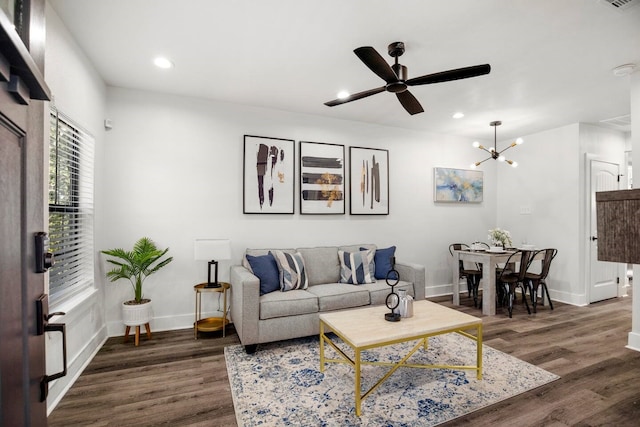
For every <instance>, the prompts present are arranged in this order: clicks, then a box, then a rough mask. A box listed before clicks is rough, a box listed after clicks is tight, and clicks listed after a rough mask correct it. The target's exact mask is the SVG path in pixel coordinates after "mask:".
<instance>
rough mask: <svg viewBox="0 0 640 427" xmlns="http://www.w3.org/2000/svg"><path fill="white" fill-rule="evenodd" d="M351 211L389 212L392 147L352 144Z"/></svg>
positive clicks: (350, 169) (387, 213)
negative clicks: (364, 146) (354, 145)
mask: <svg viewBox="0 0 640 427" xmlns="http://www.w3.org/2000/svg"><path fill="white" fill-rule="evenodd" d="M349 165H350V168H349V178H350V185H349V203H350V209H349V213H350V214H351V215H389V150H381V149H376V148H362V147H349Z"/></svg>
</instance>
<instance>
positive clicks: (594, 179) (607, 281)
mask: <svg viewBox="0 0 640 427" xmlns="http://www.w3.org/2000/svg"><path fill="white" fill-rule="evenodd" d="M619 173H620V165H618V164H616V163H609V162H603V161H599V160H591V191H590V194H591V202H590V208H591V215H590V216H591V225H590V226H591V236H590V241H591V244H590V245H589V246H590V258H591V262H590V263H589V264H590V266H591V268H590V289H589V302H596V301H602V300H605V299H609V298H615V297H617V296H618V280H619V272H620V265H619V264H618V263H615V262H604V261H598V231H597V226H596V192H597V191H610V190H618V188H619V187H618V185H619V183H618V176H619Z"/></svg>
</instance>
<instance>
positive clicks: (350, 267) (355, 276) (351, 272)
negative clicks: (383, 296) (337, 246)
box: [338, 249, 376, 285]
mask: <svg viewBox="0 0 640 427" xmlns="http://www.w3.org/2000/svg"><path fill="white" fill-rule="evenodd" d="M374 256H375V251H374V249H370V250H364V251H357V252H345V251H338V258H339V259H340V282H341V283H353V284H354V285H360V284H363V283H372V282H375V281H376V278H375V269H376V266H375V264H374V263H373V258H374Z"/></svg>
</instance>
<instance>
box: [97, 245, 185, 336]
mask: <svg viewBox="0 0 640 427" xmlns="http://www.w3.org/2000/svg"><path fill="white" fill-rule="evenodd" d="M168 251H169V248H166V249H158V247H157V246H156V244H155V243H154V242H153V240H151V239H149V238H148V237H142V238H141V239H140V240H138V241H137V242H136V243H135V244H134V245H133V250H131V251H126V250H124V249H121V248H116V249H109V250H104V251H102V253H103V254H105V255H109V256H111V257H113V258H115V259H107V262H108V263H110V264H113V265H114V266H115V267H114V268H113V269H112V270H111V271H108V272H107V278H108V279H109V280H110V281H112V282H116V281H118V280H120V279H127V280H129V281H130V282H131V286H132V287H133V292H134V299H132V300H128V301H124V302H123V303H122V320H123V322H124V324H125V325H126V326H138V325H144V324H146V323H148V322H149V319H150V318H151V300H150V299H147V298H143V294H142V284H143V283H144V281H145V279H146V278H147V277H149V276H150V275H151V274H153V273H155V272H157V271H158V270H160V269H161V268H162V267H164V266H165V265H167V264H169V263H170V262H171V261H173V257H168V258H165V259H161V258H162V257H164V256H165V255H166V253H167V252H168Z"/></svg>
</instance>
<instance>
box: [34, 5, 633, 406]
mask: <svg viewBox="0 0 640 427" xmlns="http://www.w3.org/2000/svg"><path fill="white" fill-rule="evenodd" d="M61 3H64V2H59V1H52V2H51V4H48V5H47V15H46V18H47V48H46V57H45V59H46V61H45V63H46V67H45V79H46V81H47V83H48V85H49V86H50V87H51V89H52V92H53V94H54V95H55V101H54V102H55V106H56V107H57V108H58V109H59V110H60V111H63V112H65V113H66V114H67V115H69V116H71V117H73V118H74V120H76V121H77V122H78V123H80V124H81V125H82V126H83V127H84V128H86V129H87V130H88V131H89V132H90V133H91V134H92V135H93V136H94V137H95V142H96V176H95V242H94V247H95V252H96V266H95V285H94V287H92V288H91V289H88V290H87V291H86V292H85V293H83V294H82V295H81V296H79V297H78V298H77V299H75V300H72V301H66V302H63V303H61V304H60V305H59V306H58V307H55V306H54V307H52V308H53V309H55V310H60V311H65V312H67V313H68V314H67V316H65V319H64V321H65V322H66V324H67V330H68V334H69V337H68V353H69V375H68V376H67V377H66V378H65V379H61V380H59V381H57V382H56V383H55V384H53V385H52V387H51V390H50V400H49V402H50V404H49V406H50V407H51V408H52V407H53V406H55V403H56V402H57V401H59V399H60V398H62V396H63V395H64V392H65V391H66V390H67V389H68V387H69V386H70V384H71V383H72V381H73V379H74V378H75V377H77V375H79V374H80V373H81V371H82V369H83V367H84V366H85V365H86V364H87V363H88V362H89V361H90V360H91V358H92V357H93V355H94V354H95V352H96V351H98V349H99V348H100V347H101V345H102V343H104V341H105V340H106V339H107V337H110V336H119V335H122V334H123V333H124V327H123V325H122V322H121V314H120V304H121V302H122V301H123V300H125V299H127V297H128V295H129V292H130V291H129V289H128V287H127V286H126V285H124V284H118V285H113V284H110V283H108V282H107V281H106V279H105V277H104V273H105V269H106V264H105V262H104V258H103V257H102V256H101V255H99V254H98V253H99V251H100V250H103V249H107V248H112V247H122V246H124V247H129V246H131V245H132V244H133V242H134V241H135V240H137V239H138V238H139V237H142V236H149V237H151V238H152V239H154V240H155V241H156V242H157V243H158V244H159V245H161V246H162V247H169V248H170V254H171V255H172V256H173V257H174V261H173V263H172V264H171V265H170V266H168V267H167V268H166V269H165V270H163V273H162V274H161V275H158V276H157V277H153V278H151V279H150V280H149V283H148V285H147V286H146V288H145V292H146V293H147V294H148V296H149V297H150V298H151V299H152V300H153V304H154V318H153V321H152V329H153V330H155V331H162V330H172V329H184V328H190V327H191V325H192V323H193V298H194V295H193V285H194V284H196V283H200V282H202V281H203V280H204V279H205V278H206V263H203V262H201V261H196V260H194V257H193V241H194V239H198V238H227V239H230V240H231V243H232V260H231V261H223V262H221V263H220V275H221V279H222V280H228V270H229V267H230V265H231V264H237V263H239V262H240V259H241V256H242V254H243V253H244V250H245V249H246V248H262V247H278V246H280V247H301V246H318V245H335V244H349V243H355V242H362V241H367V242H371V243H375V244H377V245H378V246H379V247H386V246H390V245H396V246H397V248H398V249H397V251H398V257H399V258H402V259H403V260H406V261H410V262H415V263H418V264H422V265H424V266H425V268H426V284H427V285H426V288H427V289H426V294H427V296H428V297H430V296H438V295H446V294H447V293H450V292H451V267H450V255H449V253H448V252H447V250H446V249H447V247H448V245H449V244H450V243H452V242H453V241H469V242H471V241H473V240H486V239H487V236H486V234H487V230H489V229H491V228H494V227H496V226H499V227H502V228H505V229H508V230H510V231H511V233H512V235H513V236H514V239H515V243H521V242H523V241H528V242H531V243H534V244H538V245H544V246H548V247H556V248H558V250H559V254H560V255H559V256H558V258H557V260H556V261H554V269H553V272H552V273H551V275H550V290H551V293H552V298H553V299H554V300H559V301H562V302H565V303H570V304H574V305H586V304H588V303H589V299H588V289H587V285H586V283H587V278H586V275H587V270H588V264H589V261H588V257H587V255H586V252H587V249H586V248H587V244H586V242H585V239H584V236H588V235H589V233H590V226H589V224H588V221H587V215H586V211H587V206H588V202H589V200H588V198H589V195H588V194H589V193H588V188H587V176H588V175H589V171H588V165H587V162H586V160H585V158H586V156H587V154H588V155H590V156H593V157H594V158H599V159H606V160H607V161H611V162H615V163H618V164H619V165H625V164H626V159H625V152H626V151H631V150H632V148H634V147H638V148H637V149H640V141H639V140H638V137H637V136H635V135H637V134H639V132H636V133H635V134H634V137H633V138H632V136H631V133H630V132H628V131H620V130H615V129H611V128H607V127H604V126H598V125H596V124H593V123H582V122H569V123H564V124H562V125H558V126H551V127H545V126H541V127H539V129H540V130H537V131H535V132H531V133H528V134H523V135H517V136H522V137H523V138H524V139H525V144H523V145H521V146H518V147H517V148H515V149H513V156H514V157H517V159H518V162H519V166H518V168H517V169H513V168H509V167H507V166H506V165H503V164H498V163H497V162H493V161H491V162H487V163H485V164H483V166H482V167H481V170H482V171H483V173H484V183H485V185H484V193H483V201H482V203H479V204H465V205H463V206H460V205H455V204H441V203H434V201H433V168H434V167H450V168H460V169H468V167H469V164H470V163H472V162H475V161H478V160H480V158H481V157H482V153H481V152H480V151H479V150H474V149H473V148H472V147H471V142H472V141H473V140H474V139H475V138H472V137H468V136H461V135H460V134H458V133H455V132H451V133H436V132H430V131H425V130H420V129H412V128H403V127H400V126H390V125H387V124H376V123H366V122H363V121H354V120H344V119H340V118H335V117H327V116H319V115H313V114H308V113H305V112H295V111H293V112H292V111H284V110H282V109H278V108H269V107H268V106H264V105H263V106H255V105H253V104H252V103H251V101H250V100H247V99H238V100H237V101H236V102H227V101H220V100H216V99H207V98H204V97H198V96H184V95H180V94H177V93H176V92H173V91H172V90H171V89H172V88H167V91H166V92H165V93H160V92H154V91H147V90H140V89H136V88H130V87H117V85H113V84H109V83H108V82H106V81H105V80H104V78H103V77H102V76H101V74H100V72H99V71H98V69H97V67H96V65H95V64H94V63H92V61H91V60H90V59H89V55H88V53H87V52H84V51H83V50H82V48H81V47H80V43H79V41H78V40H75V39H74V37H73V35H72V34H71V32H70V31H69V29H68V28H67V27H66V25H65V23H64V22H63V20H62V19H61V17H60V16H59V15H58V13H57V12H56V6H58V5H60V4H61ZM574 3H576V2H574ZM577 3H580V2H577ZM588 3H589V5H583V6H584V7H588V8H596V7H598V8H602V10H601V12H600V13H601V14H602V15H607V16H610V18H609V19H610V21H609V22H616V20H624V22H628V21H629V20H630V19H635V20H636V21H637V20H638V17H639V15H638V11H637V10H636V11H635V12H634V11H633V10H631V11H630V12H629V13H630V14H632V15H621V14H619V13H618V12H617V11H611V12H610V11H608V10H607V9H606V8H604V7H603V6H602V5H597V4H591V3H595V2H588ZM52 5H53V7H52ZM96 7H97V6H96ZM109 7H111V6H109ZM543 9H544V8H543ZM636 9H639V8H636ZM629 16H631V18H629ZM262 20H266V18H261V19H260V21H262ZM241 21H242V22H243V23H244V26H246V25H248V24H249V22H248V21H247V19H246V17H243V19H241ZM137 24H139V23H137ZM279 25H288V23H284V22H283V23H280V24H279ZM244 26H241V27H240V28H241V29H242V28H244ZM135 30H136V28H135V25H131V26H128V27H127V26H123V27H122V31H125V32H127V33H129V34H131V36H132V37H135V34H136V33H135ZM293 30H296V31H303V29H302V28H300V22H298V23H297V25H296V26H295V28H293V29H292V31H293ZM635 31H636V32H635V33H634V34H635V35H638V34H637V31H638V30H635ZM604 33H606V31H604V30H603V34H604ZM296 35H297V33H296V32H295V31H294V32H292V36H296ZM638 39H639V37H636V38H635V39H630V40H636V41H633V42H629V43H630V45H631V46H635V47H637V40H638ZM358 40H359V39H358ZM391 41H393V40H386V39H385V42H391ZM374 42H376V41H375V40H372V41H369V42H368V43H374ZM353 43H356V44H355V45H352V44H353ZM353 43H352V42H351V41H349V40H346V41H341V42H340V43H336V42H331V43H330V46H331V47H330V49H343V50H344V51H345V55H351V56H353V54H352V52H351V51H352V50H353V48H355V47H357V45H358V44H357V42H356V41H354V42H353ZM633 43H635V44H633ZM227 44H233V43H232V42H230V41H226V42H225V43H222V45H223V46H222V47H217V49H218V50H220V52H218V56H219V58H220V65H219V66H220V67H227V66H229V67H234V66H235V65H234V64H229V63H227V61H226V59H225V52H224V50H225V49H232V48H233V47H232V46H228V45H227ZM385 47H386V44H383V45H381V46H376V48H378V49H379V51H383V49H384V48H385ZM160 48H161V47H158V49H160ZM542 49H544V48H542ZM437 53H438V52H437V51H436V52H430V53H429V55H432V56H437ZM594 54H595V55H599V54H601V52H600V51H597V52H594ZM277 55H278V57H277V58H276V62H279V63H282V64H283V66H284V64H286V63H287V61H294V60H295V55H294V54H291V53H286V52H281V51H278V52H277ZM415 55H418V54H417V53H415ZM470 55H471V54H470ZM405 56H406V58H407V59H406V63H407V64H409V63H410V58H411V56H412V52H411V50H408V51H407V53H406V54H405ZM354 58H355V56H354ZM106 59H107V60H111V61H115V62H117V61H118V58H106ZM355 59H356V61H357V58H355ZM476 59H477V60H478V61H481V56H476V57H465V58H461V62H462V63H461V64H459V65H467V62H469V63H470V64H471V63H474V62H473V61H474V60H476ZM639 59H640V58H638V57H637V51H636V56H635V57H632V58H626V59H625V60H626V61H628V62H631V61H634V60H635V61H636V62H638V60H639ZM140 60H141V61H147V60H150V58H141V59H140ZM403 60H404V58H403ZM490 60H491V58H489V59H488V61H489V62H490ZM354 62H355V61H354ZM259 63H260V62H259V61H256V62H255V64H259ZM512 63H513V64H514V66H515V65H516V64H517V63H518V58H514V59H513V60H512ZM356 65H357V66H360V67H362V68H363V69H362V74H363V75H365V76H366V74H365V73H368V72H369V71H368V70H366V68H364V67H363V66H362V64H356ZM617 65H620V64H619V63H614V64H603V65H602V68H603V69H604V70H606V72H607V73H609V74H608V76H609V77H610V78H611V79H614V78H616V77H614V76H613V75H612V74H611V71H610V70H611V69H612V68H613V67H615V66H617ZM245 66H246V67H252V66H255V69H256V74H255V78H256V79H259V78H260V73H259V66H258V65H253V64H245ZM335 66H336V67H337V68H338V69H339V68H340V67H341V66H342V64H335ZM548 66H550V67H553V68H558V66H557V65H555V64H548ZM180 67H181V64H176V70H167V71H168V72H171V71H178V70H179V69H180ZM412 70H413V71H415V72H419V70H418V69H417V68H413V69H412ZM151 72H156V70H150V73H151ZM163 72H164V71H163ZM181 72H185V71H184V70H182V71H181ZM189 72H190V71H189V70H187V71H186V74H185V78H187V79H188V76H189ZM194 72H195V71H194ZM199 72H203V71H199ZM204 72H205V73H206V71H204ZM556 73H557V74H558V75H559V76H562V77H564V78H568V79H570V78H571V77H570V76H568V77H567V76H565V75H564V72H563V71H562V70H558V71H556ZM495 75H499V67H498V68H497V69H496V67H495V66H494V70H493V71H492V74H490V76H495ZM367 77H369V76H367ZM149 78H150V79H157V80H159V81H162V79H163V76H162V75H159V76H158V75H154V76H153V77H149ZM373 78H375V76H372V80H373ZM481 78H484V77H478V79H481ZM626 79H628V83H625V84H628V85H629V86H628V87H629V93H630V94H633V96H630V98H631V99H632V108H631V113H632V119H634V120H633V121H632V122H633V126H635V128H634V129H637V123H640V118H639V117H638V115H639V114H640V107H639V106H638V102H639V101H638V99H639V98H640V97H639V96H638V91H639V90H640V77H638V73H637V72H636V73H634V74H632V75H631V76H630V77H626ZM472 80H473V79H470V80H469V81H472ZM339 83H340V82H335V84H339ZM214 84H218V85H223V86H224V85H226V84H229V83H228V82H224V83H218V82H214ZM363 84H364V85H365V86H366V82H363ZM445 85H446V84H443V85H442V86H445ZM301 86H302V85H301ZM499 87H500V86H499V84H498V85H497V86H496V90H498V89H499ZM330 89H331V90H334V88H330ZM292 90H294V91H298V90H302V89H301V88H299V87H297V86H294V87H293V89H292ZM444 90H445V92H443V93H445V94H448V93H449V92H448V91H449V90H450V91H453V89H452V88H450V89H448V90H447V89H446V88H445V89H444ZM416 93H418V92H416ZM419 93H420V94H421V96H419V98H421V99H424V103H425V106H426V105H427V102H428V103H429V104H430V105H431V106H432V108H435V105H433V104H437V103H438V101H437V100H438V98H437V97H433V96H432V95H430V93H429V92H428V91H426V92H424V94H423V93H422V92H419ZM79 94H81V96H79ZM326 95H327V97H326V98H327V99H322V100H319V102H320V103H321V102H324V101H326V100H328V99H330V98H331V97H332V95H333V94H332V93H331V92H328V93H327V94H326ZM282 96H284V95H282ZM379 96H380V97H383V95H379ZM447 96H448V95H447ZM87 100H91V101H90V102H88V101H87ZM309 102H316V101H315V100H313V99H311V100H310V101H309ZM363 102H364V101H363ZM377 102H379V103H380V104H376V105H378V106H379V107H381V108H384V109H385V110H381V111H382V112H381V113H380V114H381V115H384V113H385V112H386V109H388V110H395V109H398V110H400V112H402V113H404V111H402V109H401V107H400V106H399V105H397V103H396V102H395V100H393V99H388V98H387V99H384V98H383V99H380V100H378V101H377ZM522 104H523V105H522V106H521V109H522V110H523V112H522V113H521V115H520V116H514V117H513V119H512V123H513V126H514V127H515V126H516V122H517V121H518V119H519V120H520V121H526V115H527V113H526V109H527V105H526V100H522ZM567 106H569V107H571V106H573V107H576V106H575V105H572V103H571V102H567ZM323 108H325V107H323ZM335 108H341V107H335ZM490 110H491V111H492V112H495V114H498V115H499V114H500V112H501V109H500V106H490ZM404 114H406V113H404ZM428 114H430V111H429V107H428V106H427V108H426V111H425V113H423V115H428ZM415 118H418V116H416V117H415ZM605 118H607V117H602V119H605ZM107 119H108V120H109V121H110V123H111V129H109V130H107V129H105V126H104V124H105V120H107ZM497 119H501V120H503V121H504V123H503V125H502V126H501V128H500V129H498V130H497V132H498V144H499V145H504V144H506V143H507V142H510V138H511V135H513V131H512V130H509V129H510V126H511V124H510V122H509V118H508V117H507V116H504V115H501V116H500V117H494V116H492V117H490V119H489V120H483V121H482V124H483V126H485V127H486V130H483V132H482V134H481V135H483V139H482V142H483V143H484V144H485V145H487V146H490V145H492V144H493V142H494V141H493V135H492V133H489V132H490V129H489V121H490V120H497ZM244 135H258V136H265V137H274V138H287V139H292V140H294V141H296V157H297V156H298V143H299V141H312V142H325V143H332V144H341V145H344V146H345V148H346V149H347V151H348V148H347V147H370V148H379V149H387V150H389V175H390V179H389V182H390V188H389V194H390V206H389V211H390V213H389V215H388V216H353V215H349V214H348V213H346V214H345V215H322V216H321V215H300V214H299V207H298V203H297V202H296V208H295V212H296V213H294V214H292V215H248V214H243V209H242V200H243V181H242V177H243V170H242V165H243V161H242V159H243V136H244ZM506 135H510V136H509V137H507V136H506ZM513 136H516V135H513ZM296 173H297V169H296ZM623 174H624V173H623ZM296 200H297V199H296ZM522 206H526V207H530V208H531V213H530V214H526V215H522V214H521V212H520V208H521V207H522ZM622 285H624V283H622V284H621V289H620V292H621V293H622V292H624V289H623V288H622ZM634 307H635V308H634V321H637V320H638V319H640V309H638V308H637V306H634ZM629 326H630V329H631V327H632V325H629ZM633 331H634V332H635V333H636V334H640V326H634V327H633ZM636 339H638V338H636ZM57 345H59V343H58V342H57V341H56V340H55V339H52V340H50V341H49V342H48V346H51V348H56V346H57ZM636 347H637V348H640V345H637V346H636ZM48 354H49V355H50V356H49V357H50V359H48V363H50V364H51V365H52V366H57V365H58V364H59V360H57V359H56V357H57V356H55V355H56V354H57V353H56V352H55V351H53V350H52V351H48Z"/></svg>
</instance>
